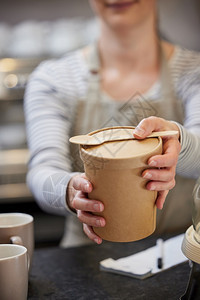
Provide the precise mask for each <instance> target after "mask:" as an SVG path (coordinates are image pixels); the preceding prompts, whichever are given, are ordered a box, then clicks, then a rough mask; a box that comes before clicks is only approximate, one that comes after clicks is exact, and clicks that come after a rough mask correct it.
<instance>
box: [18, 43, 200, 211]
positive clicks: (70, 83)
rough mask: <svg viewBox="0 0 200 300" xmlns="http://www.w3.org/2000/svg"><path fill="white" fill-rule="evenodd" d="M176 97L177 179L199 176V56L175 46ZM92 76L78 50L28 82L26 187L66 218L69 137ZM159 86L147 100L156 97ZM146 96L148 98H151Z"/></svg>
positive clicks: (43, 67) (172, 66) (51, 62)
mask: <svg viewBox="0 0 200 300" xmlns="http://www.w3.org/2000/svg"><path fill="white" fill-rule="evenodd" d="M169 67H170V70H171V74H172V78H173V82H174V88H175V92H176V94H177V96H178V98H179V99H181V101H182V102H183V106H184V113H185V120H184V124H183V125H181V124H178V126H179V128H180V131H181V146H182V147H181V152H180V155H179V161H178V165H177V173H178V174H179V175H182V176H184V177H190V178H198V177H199V176H200V54H199V53H197V52H193V51H189V50H186V49H183V48H181V47H179V46H176V48H175V52H174V54H173V56H172V57H171V59H170V61H169ZM88 75H89V70H88V66H87V63H86V62H85V59H84V57H83V54H82V52H81V51H80V50H77V51H75V52H73V53H69V54H67V55H66V56H64V57H62V58H60V59H53V60H49V61H45V62H42V63H41V64H40V65H39V66H38V67H37V68H36V70H35V71H34V72H33V73H32V75H31V76H30V80H29V83H28V85H27V88H26V92H25V99H24V111H25V119H26V129H27V141H28V146H29V150H30V161H29V171H28V175H27V183H28V186H29V188H30V190H31V191H32V193H33V195H34V197H35V199H36V200H37V201H38V203H39V205H40V206H41V207H42V209H44V210H46V211H47V212H50V213H56V214H61V215H66V214H67V213H68V211H69V209H68V207H67V205H66V188H67V185H68V182H69V180H70V178H71V177H72V176H73V175H74V174H75V173H74V172H73V170H72V163H71V157H70V149H69V142H68V139H69V136H70V132H71V126H72V122H73V117H74V113H73V111H74V108H75V103H76V100H77V99H85V98H86V94H87V88H88V84H87V78H88ZM159 92H160V81H159V80H158V82H156V83H155V84H154V85H153V86H152V88H151V89H150V90H149V92H148V93H147V94H151V95H157V96H158V93H159ZM147 94H145V96H146V95H147Z"/></svg>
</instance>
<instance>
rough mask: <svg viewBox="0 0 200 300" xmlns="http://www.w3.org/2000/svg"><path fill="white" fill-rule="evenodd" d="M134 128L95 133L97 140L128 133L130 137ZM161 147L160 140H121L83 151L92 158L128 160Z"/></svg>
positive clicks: (85, 148)
mask: <svg viewBox="0 0 200 300" xmlns="http://www.w3.org/2000/svg"><path fill="white" fill-rule="evenodd" d="M133 129H134V127H128V126H124V127H112V128H104V129H101V130H98V131H95V132H92V133H91V135H94V136H95V137H97V138H101V137H102V136H103V137H106V139H109V137H110V138H112V136H113V135H118V136H120V135H122V136H123V134H124V131H126V132H127V133H128V134H130V136H132V135H133ZM159 145H160V138H147V139H143V140H136V139H133V140H121V141H108V142H105V143H104V144H101V145H97V146H81V148H82V149H81V150H83V152H85V154H86V153H87V154H88V155H89V156H91V157H96V158H104V159H109V160H110V159H111V160H112V159H113V160H115V159H126V158H127V159H128V158H133V157H137V156H143V155H146V154H148V153H151V152H152V151H154V150H155V149H156V148H157V147H158V146H159Z"/></svg>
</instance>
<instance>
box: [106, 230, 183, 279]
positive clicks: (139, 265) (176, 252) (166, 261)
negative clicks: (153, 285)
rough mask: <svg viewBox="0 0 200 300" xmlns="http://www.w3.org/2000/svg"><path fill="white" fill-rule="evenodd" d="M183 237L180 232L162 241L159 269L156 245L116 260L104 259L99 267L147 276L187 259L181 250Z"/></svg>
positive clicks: (132, 274) (137, 276)
mask: <svg viewBox="0 0 200 300" xmlns="http://www.w3.org/2000/svg"><path fill="white" fill-rule="evenodd" d="M183 238H184V234H181V235H178V236H176V237H173V238H170V239H168V240H166V241H165V242H163V267H162V269H159V268H158V266H157V259H158V249H157V246H154V247H151V248H148V249H146V250H144V251H142V252H139V253H136V254H133V255H130V256H127V257H123V258H119V259H117V260H114V259H112V258H108V259H105V260H103V261H101V262H100V269H101V270H103V271H107V272H112V273H119V274H122V275H126V276H132V277H135V278H139V279H144V278H147V277H149V276H152V275H154V274H156V273H159V272H162V271H164V270H166V269H169V268H171V267H173V266H175V265H178V264H180V263H182V262H184V261H187V258H186V257H185V256H184V254H183V253H182V251H181V244H182V241H183Z"/></svg>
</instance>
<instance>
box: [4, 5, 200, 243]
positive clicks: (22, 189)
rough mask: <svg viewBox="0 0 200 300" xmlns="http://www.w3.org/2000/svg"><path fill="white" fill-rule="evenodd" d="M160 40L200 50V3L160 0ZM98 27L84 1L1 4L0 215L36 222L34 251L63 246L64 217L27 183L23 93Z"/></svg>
mask: <svg viewBox="0 0 200 300" xmlns="http://www.w3.org/2000/svg"><path fill="white" fill-rule="evenodd" d="M158 11H159V30H160V33H161V35H162V37H163V38H164V39H166V40H168V41H171V42H173V43H175V44H179V45H181V46H183V47H186V48H188V49H192V50H195V51H200V34H199V32H200V0H158ZM97 36H98V23H97V21H96V20H95V18H94V16H93V13H92V11H91V9H90V7H89V4H88V1H86V0H73V1H70V0H56V1H55V0H40V1H33V0H29V1H27V0H1V10H0V212H1V213H3V212H15V211H16V212H26V213H30V214H32V215H33V216H34V218H35V238H36V247H40V246H45V245H48V246H49V245H56V244H58V243H59V241H60V239H61V237H62V234H63V228H64V220H65V218H63V217H60V216H53V215H49V214H46V213H44V212H42V211H41V210H40V208H39V207H38V206H37V204H36V203H35V201H34V198H33V197H32V195H31V194H30V192H29V190H28V188H27V186H26V183H25V178H26V171H27V161H28V150H27V145H26V132H25V126H24V115H23V94H24V89H25V86H26V82H27V80H28V77H29V75H30V73H31V72H32V71H33V69H34V68H35V67H36V66H37V65H38V64H39V63H40V62H41V61H42V60H45V59H48V58H55V57H59V56H61V55H63V54H65V53H67V52H69V51H72V50H74V49H77V48H80V47H82V46H84V45H86V44H88V43H91V42H92V41H94V40H95V38H96V37H97Z"/></svg>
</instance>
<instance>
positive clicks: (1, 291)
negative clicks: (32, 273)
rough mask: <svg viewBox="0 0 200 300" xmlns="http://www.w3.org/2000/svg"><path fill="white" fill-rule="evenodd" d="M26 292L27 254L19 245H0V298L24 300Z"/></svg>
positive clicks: (3, 299) (4, 299)
mask: <svg viewBox="0 0 200 300" xmlns="http://www.w3.org/2000/svg"><path fill="white" fill-rule="evenodd" d="M27 294H28V255H27V249H26V248H25V247H24V246H20V245H11V244H1V245H0V299H1V300H26V299H27Z"/></svg>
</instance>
